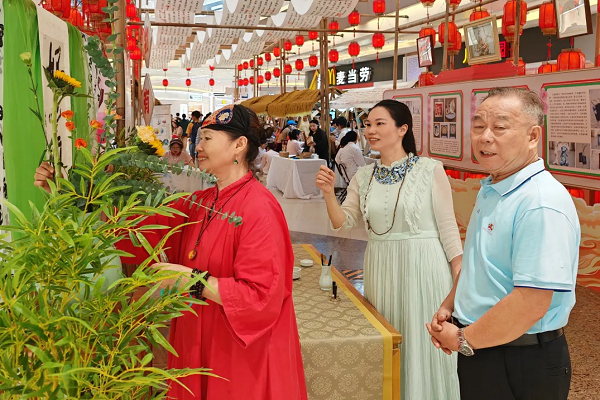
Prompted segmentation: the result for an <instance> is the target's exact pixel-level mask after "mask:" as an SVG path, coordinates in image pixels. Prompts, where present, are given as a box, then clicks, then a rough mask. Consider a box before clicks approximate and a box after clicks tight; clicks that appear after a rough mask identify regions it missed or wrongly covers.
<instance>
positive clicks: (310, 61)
mask: <svg viewBox="0 0 600 400" xmlns="http://www.w3.org/2000/svg"><path fill="white" fill-rule="evenodd" d="M318 64H319V57H317V56H315V55H314V54H313V55H312V56H310V57H308V65H309V66H310V67H311V68H314V67H316V66H317V65H318Z"/></svg>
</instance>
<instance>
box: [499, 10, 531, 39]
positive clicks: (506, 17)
mask: <svg viewBox="0 0 600 400" xmlns="http://www.w3.org/2000/svg"><path fill="white" fill-rule="evenodd" d="M516 19H517V1H516V0H509V1H507V2H506V4H504V12H503V14H502V35H504V37H505V38H506V40H508V41H510V40H512V38H514V36H515V32H516V30H517V28H516V27H515V26H516ZM525 22H527V3H525V2H524V1H522V2H521V22H520V24H519V35H521V34H522V33H523V25H525Z"/></svg>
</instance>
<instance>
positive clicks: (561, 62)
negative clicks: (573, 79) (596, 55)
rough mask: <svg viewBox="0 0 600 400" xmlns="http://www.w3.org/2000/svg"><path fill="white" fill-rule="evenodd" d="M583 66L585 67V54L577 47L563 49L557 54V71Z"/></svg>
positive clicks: (581, 67)
mask: <svg viewBox="0 0 600 400" xmlns="http://www.w3.org/2000/svg"><path fill="white" fill-rule="evenodd" d="M583 68H585V55H584V54H583V53H582V52H581V50H579V49H565V50H563V51H562V53H560V55H559V56H558V70H559V71H569V70H572V69H583Z"/></svg>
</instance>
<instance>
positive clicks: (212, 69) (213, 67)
mask: <svg viewBox="0 0 600 400" xmlns="http://www.w3.org/2000/svg"><path fill="white" fill-rule="evenodd" d="M190 69H191V68H190ZM208 69H210V70H211V71H214V70H215V66H214V65H209V66H208Z"/></svg>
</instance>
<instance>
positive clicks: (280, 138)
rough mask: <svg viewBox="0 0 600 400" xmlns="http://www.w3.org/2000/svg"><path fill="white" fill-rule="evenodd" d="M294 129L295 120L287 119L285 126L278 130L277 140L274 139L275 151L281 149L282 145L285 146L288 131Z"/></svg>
mask: <svg viewBox="0 0 600 400" xmlns="http://www.w3.org/2000/svg"><path fill="white" fill-rule="evenodd" d="M294 129H296V121H294V120H289V121H288V122H287V123H286V126H285V128H283V129H282V130H281V132H279V135H277V140H276V141H275V143H276V144H277V148H276V150H277V151H282V150H283V146H285V145H286V144H287V141H288V137H289V134H290V132H291V131H293V130H294Z"/></svg>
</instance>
